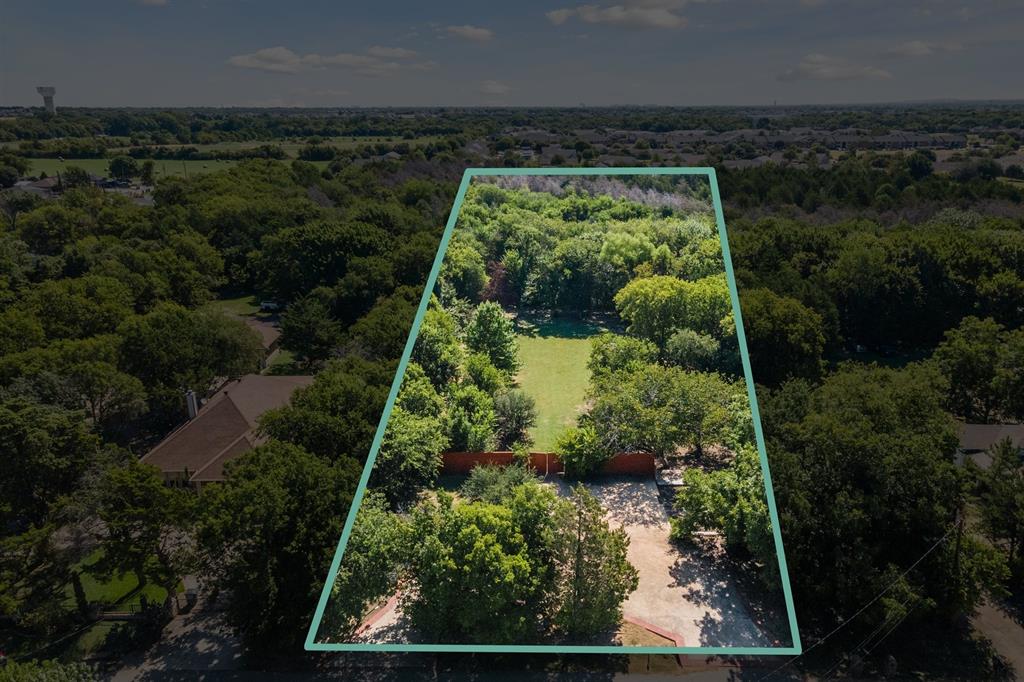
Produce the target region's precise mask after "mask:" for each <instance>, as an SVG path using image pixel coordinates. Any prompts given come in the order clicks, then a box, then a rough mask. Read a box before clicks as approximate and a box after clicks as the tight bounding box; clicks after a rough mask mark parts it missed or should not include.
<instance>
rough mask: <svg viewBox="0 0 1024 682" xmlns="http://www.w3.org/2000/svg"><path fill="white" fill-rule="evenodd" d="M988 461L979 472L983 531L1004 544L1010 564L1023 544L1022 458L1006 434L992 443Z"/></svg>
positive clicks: (1023, 498) (1023, 471)
mask: <svg viewBox="0 0 1024 682" xmlns="http://www.w3.org/2000/svg"><path fill="white" fill-rule="evenodd" d="M991 454H992V465H991V466H990V467H989V468H988V470H987V471H985V472H983V473H982V474H981V490H982V492H981V505H980V506H981V516H982V520H983V523H984V526H985V534H986V535H988V536H989V537H990V538H992V539H993V540H995V541H996V542H998V543H1000V544H1002V545H1004V546H1005V548H1006V554H1007V559H1008V561H1009V562H1010V564H1011V565H1013V564H1014V561H1015V560H1016V559H1017V558H1018V552H1019V550H1020V547H1021V545H1022V544H1024V462H1022V461H1021V457H1020V453H1019V451H1018V448H1017V446H1016V445H1015V444H1014V443H1013V442H1012V441H1011V440H1010V439H1009V438H1006V439H1004V440H1002V441H1000V442H999V443H997V444H996V445H995V446H993V447H992V450H991Z"/></svg>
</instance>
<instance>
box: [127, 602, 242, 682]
mask: <svg viewBox="0 0 1024 682" xmlns="http://www.w3.org/2000/svg"><path fill="white" fill-rule="evenodd" d="M241 666H242V646H241V644H240V643H239V642H238V639H237V638H236V637H235V636H234V635H233V634H232V632H231V630H230V629H229V628H228V627H227V626H226V625H225V624H224V623H223V621H222V620H221V618H220V614H219V613H218V612H217V611H213V610H210V609H207V608H205V603H204V601H203V600H202V598H200V600H199V602H198V603H197V604H196V605H195V607H194V608H193V609H192V611H191V612H190V613H187V614H184V615H180V616H177V617H176V618H174V619H173V620H171V622H170V623H168V624H167V626H166V627H165V628H164V631H163V636H162V637H161V638H160V641H159V642H157V643H156V644H155V645H153V646H152V647H151V648H150V649H148V650H147V651H145V652H139V653H133V654H130V655H129V656H128V657H126V658H125V660H124V667H122V668H121V669H120V670H118V671H117V672H115V673H114V674H113V676H112V677H111V678H110V679H111V680H113V681H114V682H122V681H123V682H129V680H165V679H181V680H186V679H201V678H203V677H205V676H206V675H207V674H209V673H211V672H220V673H227V672H229V671H234V670H236V669H238V668H240V667H241ZM214 679H216V677H215V678H214ZM220 679H225V678H224V677H221V678H220Z"/></svg>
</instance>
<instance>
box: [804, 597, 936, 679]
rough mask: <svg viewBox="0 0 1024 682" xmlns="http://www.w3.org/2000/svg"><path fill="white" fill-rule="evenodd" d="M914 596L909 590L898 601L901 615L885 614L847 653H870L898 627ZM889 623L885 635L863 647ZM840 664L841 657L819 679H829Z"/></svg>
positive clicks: (906, 613)
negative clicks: (869, 645) (867, 646)
mask: <svg viewBox="0 0 1024 682" xmlns="http://www.w3.org/2000/svg"><path fill="white" fill-rule="evenodd" d="M916 596H917V595H915V594H914V593H913V592H911V593H910V595H909V596H908V597H907V598H906V599H904V600H903V601H902V602H900V608H901V609H903V615H902V616H900V617H899V618H896V617H895V616H894V615H893V614H889V615H888V616H886V617H885V619H884V620H883V621H882V622H881V623H879V625H878V627H876V628H875V629H874V630H872V631H871V632H869V633H868V635H867V637H865V638H864V639H862V640H861V641H860V643H859V644H858V645H857V646H855V647H853V648H852V649H850V651H849V653H850V654H851V655H852V654H855V653H857V652H859V651H864V654H865V655H867V654H870V653H871V651H872V650H873V649H874V647H875V646H878V644H879V643H880V642H881V641H882V639H885V637H886V636H888V635H889V634H890V633H892V631H893V630H895V629H896V628H897V627H899V624H900V623H902V622H903V619H905V618H906V617H907V615H908V614H909V613H910V610H907V609H906V606H907V604H909V603H910V600H911V599H914V598H915V597H916ZM914 606H915V607H916V606H917V605H916V604H915V605H914ZM911 610H912V609H911ZM890 623H893V626H892V628H890V629H889V630H888V632H886V633H885V635H883V636H882V638H881V639H879V640H878V641H877V642H875V643H874V645H872V647H871V649H864V647H865V646H866V645H867V643H868V642H869V641H871V640H872V639H874V637H875V636H876V635H878V634H879V633H881V632H882V631H883V630H885V629H886V628H887V627H889V624H890ZM842 664H843V657H840V658H839V660H838V661H836V663H835V665H833V666H832V667H831V668H829V669H828V671H826V672H825V674H824V675H822V676H821V679H822V680H823V681H824V680H828V679H831V677H832V673H833V672H835V671H836V670H837V669H838V668H839V666H841V665H842Z"/></svg>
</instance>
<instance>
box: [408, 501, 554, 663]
mask: <svg viewBox="0 0 1024 682" xmlns="http://www.w3.org/2000/svg"><path fill="white" fill-rule="evenodd" d="M410 525H411V527H410V539H409V553H410V555H411V556H410V559H409V571H408V576H409V578H410V580H411V581H412V583H413V586H412V588H411V589H409V590H408V591H406V592H404V593H403V595H404V596H403V603H402V610H403V612H404V613H406V614H407V615H408V616H409V619H410V621H411V623H412V624H413V627H415V628H416V629H417V630H418V631H419V632H421V633H423V635H424V636H425V637H427V638H429V639H430V640H431V641H461V642H479V643H502V644H503V643H508V642H523V641H530V640H532V639H533V638H535V637H536V634H537V631H538V627H539V616H540V609H539V602H540V598H541V588H542V584H541V582H540V581H539V580H538V577H537V576H536V575H535V574H534V573H533V571H532V565H531V562H530V557H529V548H528V547H527V545H526V542H525V540H524V538H523V535H522V534H521V533H520V532H519V529H518V527H517V524H516V523H515V518H514V516H513V513H512V510H511V509H509V508H507V507H504V506H499V505H492V504H485V503H481V502H475V503H460V504H456V503H455V502H454V501H453V499H452V497H451V495H448V494H446V493H443V492H442V493H439V495H438V501H437V502H433V501H428V502H424V503H423V504H421V505H420V506H419V507H417V508H416V509H415V510H414V511H413V514H412V519H411V524H410Z"/></svg>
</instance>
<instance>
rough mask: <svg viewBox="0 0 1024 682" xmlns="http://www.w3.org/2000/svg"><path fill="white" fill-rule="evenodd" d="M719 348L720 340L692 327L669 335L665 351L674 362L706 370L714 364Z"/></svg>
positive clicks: (681, 365)
mask: <svg viewBox="0 0 1024 682" xmlns="http://www.w3.org/2000/svg"><path fill="white" fill-rule="evenodd" d="M718 349H719V343H718V341H717V340H716V339H714V338H712V337H710V336H708V335H707V334H701V333H700V332H695V331H694V330H692V329H680V330H679V331H677V332H676V333H675V334H673V335H672V336H671V337H669V340H668V346H667V347H666V349H665V351H666V355H668V359H669V361H671V362H672V364H674V365H678V366H680V367H685V368H687V369H692V370H697V371H705V370H708V369H711V368H712V366H713V365H714V362H715V357H716V356H717V355H718Z"/></svg>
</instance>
